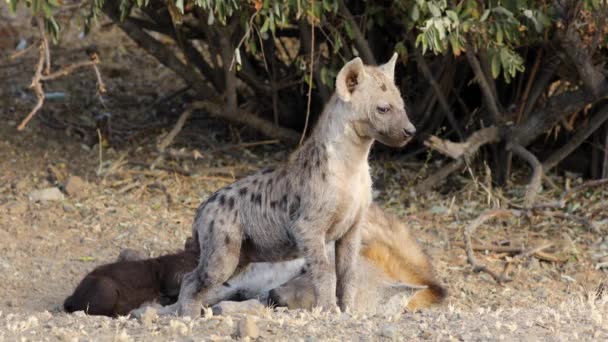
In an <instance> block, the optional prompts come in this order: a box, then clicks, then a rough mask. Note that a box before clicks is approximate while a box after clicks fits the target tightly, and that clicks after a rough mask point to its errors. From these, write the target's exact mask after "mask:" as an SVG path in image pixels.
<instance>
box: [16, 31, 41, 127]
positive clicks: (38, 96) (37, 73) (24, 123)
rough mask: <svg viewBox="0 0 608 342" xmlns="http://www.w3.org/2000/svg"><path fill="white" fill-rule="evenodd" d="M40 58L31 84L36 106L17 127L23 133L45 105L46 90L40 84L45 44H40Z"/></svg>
mask: <svg viewBox="0 0 608 342" xmlns="http://www.w3.org/2000/svg"><path fill="white" fill-rule="evenodd" d="M39 49H40V56H39V58H38V64H37V65H36V71H35V72H34V77H33V78H32V83H31V84H30V88H32V89H34V93H35V94H36V99H37V101H36V105H35V106H34V108H33V109H32V110H31V111H30V112H29V114H28V115H27V116H26V117H25V119H23V121H21V123H20V124H19V126H18V127H17V130H18V131H22V130H24V129H25V126H27V123H28V122H30V120H32V118H33V117H34V115H36V113H37V112H38V111H39V110H40V108H42V104H44V90H43V89H42V82H40V78H41V77H42V69H43V68H44V58H45V57H44V56H45V55H46V54H45V52H44V42H42V41H41V42H40V47H39Z"/></svg>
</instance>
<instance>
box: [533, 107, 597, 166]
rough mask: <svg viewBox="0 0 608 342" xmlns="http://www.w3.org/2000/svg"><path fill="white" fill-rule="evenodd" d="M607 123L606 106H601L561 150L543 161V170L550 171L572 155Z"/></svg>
mask: <svg viewBox="0 0 608 342" xmlns="http://www.w3.org/2000/svg"><path fill="white" fill-rule="evenodd" d="M606 121H608V105H604V106H602V107H601V108H600V109H599V110H598V112H597V114H595V115H594V116H593V118H591V120H589V121H588V122H587V123H585V125H584V126H583V127H581V128H579V129H578V130H577V132H576V134H574V136H572V138H570V140H569V141H568V142H567V143H566V144H565V145H564V146H562V147H561V148H559V149H558V150H556V151H554V152H553V153H552V154H551V155H550V156H549V157H548V158H547V159H546V160H545V161H543V169H545V170H550V169H552V168H554V167H555V166H557V164H559V162H560V161H562V160H563V159H564V158H566V157H567V156H568V155H570V153H572V152H573V151H574V150H575V149H576V148H577V147H578V146H580V145H581V144H582V143H583V142H584V141H585V140H586V139H587V138H588V137H589V136H590V135H591V134H593V132H595V131H596V130H598V129H599V128H600V127H601V126H602V124H603V123H604V122H606Z"/></svg>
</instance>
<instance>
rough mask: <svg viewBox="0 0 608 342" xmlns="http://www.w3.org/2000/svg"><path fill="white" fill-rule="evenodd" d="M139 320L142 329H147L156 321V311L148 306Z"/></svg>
mask: <svg viewBox="0 0 608 342" xmlns="http://www.w3.org/2000/svg"><path fill="white" fill-rule="evenodd" d="M139 319H140V320H141V324H142V325H143V326H144V327H147V328H149V327H151V326H152V324H154V322H156V320H157V319H158V311H157V310H156V309H155V308H153V307H151V306H148V307H147V308H146V310H145V311H144V313H143V314H142V315H141V317H140V318H139Z"/></svg>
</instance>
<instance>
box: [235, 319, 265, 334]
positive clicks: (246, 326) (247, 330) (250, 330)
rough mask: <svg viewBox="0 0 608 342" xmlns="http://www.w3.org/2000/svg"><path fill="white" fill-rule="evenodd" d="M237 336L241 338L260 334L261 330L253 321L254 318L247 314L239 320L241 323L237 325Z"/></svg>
mask: <svg viewBox="0 0 608 342" xmlns="http://www.w3.org/2000/svg"><path fill="white" fill-rule="evenodd" d="M237 336H238V337H240V338H245V337H250V338H257V337H258V336H260V330H259V329H258V326H257V324H255V322H254V321H253V318H251V317H249V316H247V315H245V317H244V318H243V319H241V320H240V321H239V325H238V327H237Z"/></svg>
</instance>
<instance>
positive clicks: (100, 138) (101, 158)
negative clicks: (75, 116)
mask: <svg viewBox="0 0 608 342" xmlns="http://www.w3.org/2000/svg"><path fill="white" fill-rule="evenodd" d="M97 139H98V144H99V166H98V167H97V175H101V171H102V166H103V138H102V136H101V131H100V130H99V128H98V129H97Z"/></svg>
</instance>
